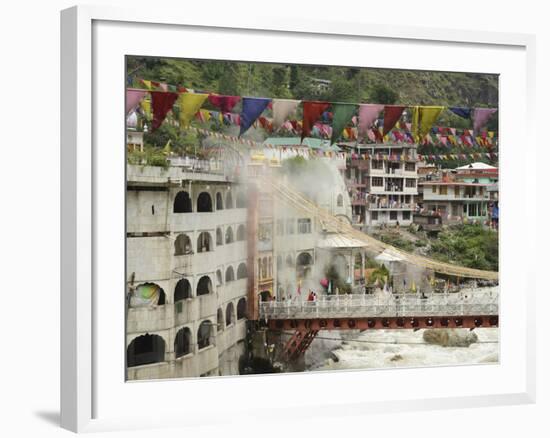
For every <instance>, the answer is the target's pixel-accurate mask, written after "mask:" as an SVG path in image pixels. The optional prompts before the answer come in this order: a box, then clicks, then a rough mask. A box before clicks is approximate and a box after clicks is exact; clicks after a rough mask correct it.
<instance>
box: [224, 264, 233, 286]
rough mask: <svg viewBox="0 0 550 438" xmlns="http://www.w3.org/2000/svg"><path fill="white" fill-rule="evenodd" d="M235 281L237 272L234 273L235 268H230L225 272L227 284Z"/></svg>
mask: <svg viewBox="0 0 550 438" xmlns="http://www.w3.org/2000/svg"><path fill="white" fill-rule="evenodd" d="M233 280H235V271H233V266H228V267H227V269H226V270H225V282H226V283H227V282H228V281H233Z"/></svg>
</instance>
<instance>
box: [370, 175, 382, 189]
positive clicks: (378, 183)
mask: <svg viewBox="0 0 550 438" xmlns="http://www.w3.org/2000/svg"><path fill="white" fill-rule="evenodd" d="M383 185H384V180H383V179H382V177H380V176H373V177H372V186H373V187H382V186H383Z"/></svg>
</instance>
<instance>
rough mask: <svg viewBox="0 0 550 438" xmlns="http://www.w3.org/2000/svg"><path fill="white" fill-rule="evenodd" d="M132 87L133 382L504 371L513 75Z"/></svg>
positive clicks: (205, 78)
mask: <svg viewBox="0 0 550 438" xmlns="http://www.w3.org/2000/svg"><path fill="white" fill-rule="evenodd" d="M125 77H126V82H125V86H126V91H125V96H126V101H125V113H124V118H122V117H121V120H120V123H124V126H125V133H126V134H125V140H126V144H125V153H126V163H125V166H126V170H125V173H126V195H125V196H126V198H125V202H126V205H125V208H126V220H125V224H126V230H125V232H126V236H125V237H126V272H125V273H124V284H125V290H124V299H122V294H121V307H120V312H121V317H122V312H124V313H125V315H124V317H125V329H126V333H125V341H126V345H124V346H122V345H121V346H120V348H121V349H122V348H125V358H126V370H125V376H126V380H127V381H143V380H156V379H181V378H198V377H214V376H239V375H253V374H267V373H270V374H277V373H300V372H327V371H331V372H335V371H342V370H373V371H372V372H376V370H380V369H388V368H415V367H435V366H464V365H468V366H481V365H486V364H493V365H495V364H498V363H499V360H500V358H499V345H500V332H499V274H498V272H499V114H498V105H499V75H498V74H484V73H465V72H460V71H427V70H405V69H383V68H370V67H356V66H334V65H309V64H276V63H262V62H245V61H240V60H235V61H228V60H213V59H179V58H166V57H150V56H139V55H135V56H134V55H127V56H126V59H125ZM113 104H115V105H116V104H117V102H113ZM121 107H122V105H121ZM117 147H118V146H117ZM122 275H123V273H122V272H121V279H122Z"/></svg>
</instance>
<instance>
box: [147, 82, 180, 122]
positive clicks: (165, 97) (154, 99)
mask: <svg viewBox="0 0 550 438" xmlns="http://www.w3.org/2000/svg"><path fill="white" fill-rule="evenodd" d="M177 98H178V94H177V93H165V92H164V91H151V106H152V108H153V123H152V127H151V131H154V130H155V129H158V127H159V126H160V125H162V122H163V121H164V119H165V118H166V114H168V112H169V111H170V110H171V109H172V107H173V106H174V103H175V102H176V99H177Z"/></svg>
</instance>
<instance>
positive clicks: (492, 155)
mask: <svg viewBox="0 0 550 438" xmlns="http://www.w3.org/2000/svg"><path fill="white" fill-rule="evenodd" d="M189 129H191V130H194V131H195V132H198V133H199V134H201V135H204V136H207V137H213V138H216V139H220V140H224V141H228V142H232V143H236V144H241V145H245V146H247V147H249V148H257V149H264V148H266V149H282V150H283V151H285V152H286V151H291V152H293V153H294V154H297V155H303V154H308V155H309V156H311V157H313V156H324V157H330V158H339V159H342V160H360V159H363V160H381V161H449V160H479V159H481V158H488V159H490V160H495V159H496V158H497V157H498V152H486V153H482V152H474V153H470V154H416V155H412V154H389V155H388V154H382V153H368V152H365V153H361V154H358V153H355V152H342V151H330V150H320V149H317V150H315V149H311V148H308V147H305V146H300V147H297V146H283V147H281V146H277V145H273V144H269V143H259V142H256V141H254V140H250V139H247V138H243V137H235V136H232V135H227V134H223V133H221V132H214V131H210V130H208V129H203V128H196V127H189Z"/></svg>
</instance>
